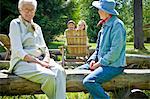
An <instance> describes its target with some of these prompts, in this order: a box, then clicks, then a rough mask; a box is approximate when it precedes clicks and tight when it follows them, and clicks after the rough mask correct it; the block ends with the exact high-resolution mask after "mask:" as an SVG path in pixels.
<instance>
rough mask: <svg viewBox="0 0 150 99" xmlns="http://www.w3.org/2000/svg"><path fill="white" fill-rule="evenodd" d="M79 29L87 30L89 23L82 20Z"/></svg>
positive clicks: (78, 25)
mask: <svg viewBox="0 0 150 99" xmlns="http://www.w3.org/2000/svg"><path fill="white" fill-rule="evenodd" d="M77 30H85V31H87V25H86V22H85V21H84V20H80V21H79V22H78V24H77Z"/></svg>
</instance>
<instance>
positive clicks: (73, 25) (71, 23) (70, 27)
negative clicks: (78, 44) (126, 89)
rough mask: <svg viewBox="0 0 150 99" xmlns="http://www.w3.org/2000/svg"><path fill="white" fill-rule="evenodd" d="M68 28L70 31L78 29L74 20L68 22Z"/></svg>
mask: <svg viewBox="0 0 150 99" xmlns="http://www.w3.org/2000/svg"><path fill="white" fill-rule="evenodd" d="M67 27H68V30H74V29H75V27H76V25H75V22H74V21H73V20H70V21H68V23H67Z"/></svg>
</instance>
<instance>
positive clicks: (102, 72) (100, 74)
mask: <svg viewBox="0 0 150 99" xmlns="http://www.w3.org/2000/svg"><path fill="white" fill-rule="evenodd" d="M122 71H123V68H115V67H108V66H102V67H99V68H97V69H96V70H95V71H93V72H92V73H91V74H89V75H88V76H86V77H85V79H84V80H83V85H84V86H85V88H86V89H87V90H88V91H89V92H90V94H91V95H92V96H93V98H94V99H109V96H108V95H107V94H106V93H105V91H104V89H103V88H102V87H101V85H100V84H102V83H103V82H106V81H109V80H111V79H112V78H113V77H114V76H117V75H119V74H121V73H122Z"/></svg>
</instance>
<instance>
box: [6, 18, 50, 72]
mask: <svg viewBox="0 0 150 99" xmlns="http://www.w3.org/2000/svg"><path fill="white" fill-rule="evenodd" d="M33 24H34V26H35V31H30V30H29V29H28V27H30V24H29V23H27V22H26V24H24V23H23V21H22V20H21V19H19V18H17V19H13V20H12V21H11V23H10V28H9V32H10V33H9V37H10V42H11V60H10V68H9V72H12V69H13V67H14V66H15V65H16V64H17V63H18V62H19V61H21V60H23V59H24V57H25V56H26V55H27V54H29V55H31V56H33V57H38V56H40V55H41V54H46V53H48V48H47V46H46V43H45V41H44V38H43V34H42V30H41V27H40V26H39V25H37V24H36V23H33Z"/></svg>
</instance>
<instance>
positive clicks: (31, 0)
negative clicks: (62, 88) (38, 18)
mask: <svg viewBox="0 0 150 99" xmlns="http://www.w3.org/2000/svg"><path fill="white" fill-rule="evenodd" d="M27 3H30V4H32V5H33V6H34V9H35V10H36V7H37V1H36V0H19V2H18V9H21V7H22V6H23V5H24V4H27Z"/></svg>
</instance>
